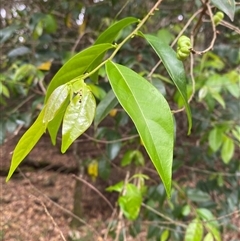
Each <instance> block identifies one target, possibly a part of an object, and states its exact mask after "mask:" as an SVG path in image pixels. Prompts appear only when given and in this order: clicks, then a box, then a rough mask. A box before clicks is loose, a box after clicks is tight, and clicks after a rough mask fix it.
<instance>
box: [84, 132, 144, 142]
mask: <svg viewBox="0 0 240 241" xmlns="http://www.w3.org/2000/svg"><path fill="white" fill-rule="evenodd" d="M83 135H84V136H86V137H87V138H88V139H89V140H91V141H95V142H98V143H102V144H110V143H116V142H120V141H127V140H132V139H134V138H137V137H139V135H132V136H126V137H123V138H120V139H116V140H110V141H104V140H99V139H96V138H94V137H91V136H89V135H88V134H86V133H83Z"/></svg>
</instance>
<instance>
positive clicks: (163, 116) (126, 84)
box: [106, 61, 174, 196]
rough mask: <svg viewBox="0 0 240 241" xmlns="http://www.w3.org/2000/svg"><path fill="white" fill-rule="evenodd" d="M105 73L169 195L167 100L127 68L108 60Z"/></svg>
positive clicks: (170, 133)
mask: <svg viewBox="0 0 240 241" xmlns="http://www.w3.org/2000/svg"><path fill="white" fill-rule="evenodd" d="M106 72H107V75H108V78H109V81H110V84H111V86H112V89H113V91H114V93H115V95H116V97H117V98H118V101H119V102H120V104H121V105H122V107H123V108H124V109H125V111H126V112H127V113H128V115H129V116H130V117H131V119H132V120H133V122H134V124H135V126H136V128H137V130H138V133H139V135H140V137H141V139H142V141H143V143H144V147H145V148H146V150H147V153H148V154H149V156H150V158H151V160H152V162H153V164H154V166H155V168H156V169H157V171H158V173H159V175H160V177H161V179H162V181H163V184H164V186H165V189H166V192H167V194H168V196H170V192H171V176H172V158H173V140H174V127H173V126H174V125H173V116H172V113H171V110H170V108H169V105H168V103H167V101H166V100H165V98H164V97H163V96H162V94H161V93H160V92H159V91H158V90H157V89H156V88H155V87H154V86H153V85H152V84H150V83H149V82H148V81H147V80H146V79H144V78H143V77H141V76H140V75H138V74H137V73H135V72H134V71H132V70H131V69H129V68H127V67H124V66H122V65H119V64H115V63H113V62H110V61H109V62H107V64H106Z"/></svg>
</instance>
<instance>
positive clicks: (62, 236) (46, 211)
mask: <svg viewBox="0 0 240 241" xmlns="http://www.w3.org/2000/svg"><path fill="white" fill-rule="evenodd" d="M33 196H34V195H33ZM34 198H35V199H37V200H38V201H39V202H40V204H41V205H42V207H43V208H44V211H45V213H46V214H47V216H48V217H49V218H50V219H51V221H52V223H53V225H54V226H55V228H56V229H57V231H58V233H59V234H60V236H61V238H62V240H63V241H67V240H66V239H65V237H64V235H63V233H62V231H61V229H60V228H59V226H58V224H57V223H56V222H55V220H54V218H53V216H52V215H51V214H50V213H49V211H48V209H47V207H46V205H45V204H44V203H43V201H42V200H41V199H39V198H37V197H36V196H34Z"/></svg>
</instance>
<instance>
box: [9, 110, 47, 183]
mask: <svg viewBox="0 0 240 241" xmlns="http://www.w3.org/2000/svg"><path fill="white" fill-rule="evenodd" d="M43 116H44V109H43V110H42V111H41V112H40V114H39V116H38V118H37V119H36V121H35V122H34V123H33V124H32V126H31V127H30V128H29V129H28V130H27V131H26V132H25V133H24V135H23V136H22V137H21V139H20V140H19V142H18V144H17V146H16V147H15V149H14V151H13V156H12V161H11V166H10V170H9V172H8V176H7V179H6V181H8V180H9V179H10V178H11V176H12V174H13V172H14V171H15V170H16V169H17V167H18V166H19V165H20V163H21V162H22V161H23V159H24V158H25V157H26V156H27V155H28V153H29V152H30V151H31V150H32V149H33V147H34V146H35V145H36V143H37V142H38V140H39V139H40V138H41V136H42V135H43V133H44V132H45V130H46V127H47V126H46V125H44V124H43Z"/></svg>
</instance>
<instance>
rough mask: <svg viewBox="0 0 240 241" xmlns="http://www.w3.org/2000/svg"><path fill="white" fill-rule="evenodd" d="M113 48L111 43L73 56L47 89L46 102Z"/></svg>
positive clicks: (99, 45)
mask: <svg viewBox="0 0 240 241" xmlns="http://www.w3.org/2000/svg"><path fill="white" fill-rule="evenodd" d="M111 48H113V45H111V44H109V43H106V44H98V45H94V46H91V47H89V48H87V49H85V50H83V51H81V52H80V53H78V54H76V55H75V56H73V57H72V58H71V59H70V60H69V61H68V62H67V63H66V64H64V65H63V66H62V68H61V69H60V70H59V71H58V72H57V74H56V75H55V76H54V77H53V79H52V81H51V82H50V84H49V86H48V89H47V93H46V97H45V102H46V101H47V100H48V98H49V97H50V95H51V93H52V92H53V91H54V90H55V89H56V88H57V87H58V86H60V85H63V84H66V83H67V82H69V81H71V80H72V79H74V78H76V77H78V76H81V75H83V74H84V73H85V72H86V71H87V69H88V68H89V67H90V66H91V65H92V63H93V62H94V60H95V59H96V58H97V57H98V56H100V55H101V54H102V53H105V52H106V51H107V50H108V49H111Z"/></svg>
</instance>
